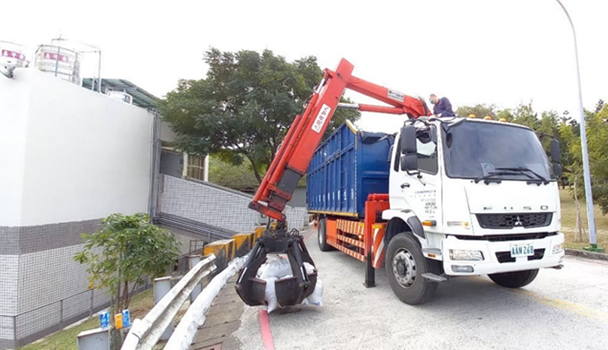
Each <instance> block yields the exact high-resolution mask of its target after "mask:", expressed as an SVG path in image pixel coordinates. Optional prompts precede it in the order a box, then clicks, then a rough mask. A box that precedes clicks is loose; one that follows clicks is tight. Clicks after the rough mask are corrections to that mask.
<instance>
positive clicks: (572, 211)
mask: <svg viewBox="0 0 608 350" xmlns="http://www.w3.org/2000/svg"><path fill="white" fill-rule="evenodd" d="M560 199H561V203H562V231H563V232H564V235H566V244H565V245H566V248H572V249H583V247H587V246H589V230H588V227H587V207H586V204H585V202H584V201H582V200H579V205H580V207H581V218H582V221H583V225H582V226H583V228H584V232H583V241H582V242H575V241H574V228H575V227H576V204H575V203H574V199H572V196H571V195H570V192H569V191H568V190H567V189H566V190H560ZM594 209H595V210H594V214H595V226H596V234H597V244H598V245H599V246H600V247H602V248H604V249H606V248H608V216H606V215H603V214H602V210H601V209H600V208H599V207H598V206H595V208H594Z"/></svg>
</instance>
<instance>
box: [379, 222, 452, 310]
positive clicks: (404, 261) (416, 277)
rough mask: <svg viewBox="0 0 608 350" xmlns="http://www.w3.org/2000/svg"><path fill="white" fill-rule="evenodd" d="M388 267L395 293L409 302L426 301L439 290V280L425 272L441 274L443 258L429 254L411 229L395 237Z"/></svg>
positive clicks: (387, 260)
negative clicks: (435, 257)
mask: <svg viewBox="0 0 608 350" xmlns="http://www.w3.org/2000/svg"><path fill="white" fill-rule="evenodd" d="M385 268H386V274H387V276H388V280H389V283H390V285H391V289H392V290H393V293H395V295H396V296H397V298H399V300H401V301H402V302H404V303H406V304H409V305H419V304H423V303H425V302H427V301H428V300H429V299H430V298H431V297H432V296H433V295H434V294H435V291H436V290H437V286H438V283H437V282H433V281H429V280H428V279H426V278H424V277H422V274H423V273H427V272H431V273H435V274H441V262H439V261H435V260H430V259H427V258H425V257H424V255H422V249H421V247H420V243H419V242H418V241H417V239H416V238H415V237H413V236H412V235H411V234H409V233H399V234H397V235H396V236H395V237H393V238H392V239H391V241H390V242H389V244H388V248H387V250H386V256H385Z"/></svg>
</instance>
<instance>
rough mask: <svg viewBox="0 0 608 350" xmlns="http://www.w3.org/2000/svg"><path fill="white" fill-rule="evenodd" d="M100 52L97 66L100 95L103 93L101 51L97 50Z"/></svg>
mask: <svg viewBox="0 0 608 350" xmlns="http://www.w3.org/2000/svg"><path fill="white" fill-rule="evenodd" d="M97 50H99V60H98V64H97V77H98V80H97V82H98V85H99V93H101V49H97Z"/></svg>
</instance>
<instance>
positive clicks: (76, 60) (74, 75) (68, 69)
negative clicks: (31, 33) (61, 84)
mask: <svg viewBox="0 0 608 350" xmlns="http://www.w3.org/2000/svg"><path fill="white" fill-rule="evenodd" d="M34 67H36V69H38V70H41V71H43V72H45V73H49V74H53V75H54V76H56V77H58V78H61V79H63V80H66V81H69V82H71V83H74V84H78V85H80V54H79V53H78V52H76V51H74V50H70V49H67V48H65V47H61V46H56V45H40V46H39V47H38V50H36V54H35V56H34Z"/></svg>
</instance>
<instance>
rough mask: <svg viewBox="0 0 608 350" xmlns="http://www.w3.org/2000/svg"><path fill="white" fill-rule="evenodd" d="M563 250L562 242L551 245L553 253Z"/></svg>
mask: <svg viewBox="0 0 608 350" xmlns="http://www.w3.org/2000/svg"><path fill="white" fill-rule="evenodd" d="M563 251H564V245H563V244H556V245H554V246H553V254H554V255H555V254H559V253H561V252H563Z"/></svg>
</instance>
